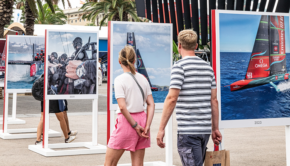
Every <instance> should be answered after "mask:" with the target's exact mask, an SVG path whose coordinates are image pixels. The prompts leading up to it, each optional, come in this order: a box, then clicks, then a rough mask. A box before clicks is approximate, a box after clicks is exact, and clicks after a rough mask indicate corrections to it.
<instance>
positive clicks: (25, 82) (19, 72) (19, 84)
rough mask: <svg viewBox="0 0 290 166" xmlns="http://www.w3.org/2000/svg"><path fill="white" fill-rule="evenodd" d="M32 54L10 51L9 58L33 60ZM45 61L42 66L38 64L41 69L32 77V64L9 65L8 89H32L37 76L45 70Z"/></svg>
mask: <svg viewBox="0 0 290 166" xmlns="http://www.w3.org/2000/svg"><path fill="white" fill-rule="evenodd" d="M31 56H32V55H30V54H20V53H10V54H9V60H26V61H29V60H31V58H32V57H31ZM43 66H44V65H43V63H42V64H41V65H40V66H37V68H39V70H38V71H37V73H36V75H35V76H33V77H30V65H8V71H9V72H8V77H7V78H8V80H7V88H8V89H31V88H32V85H33V83H34V82H35V80H36V79H37V78H39V77H40V76H41V75H42V74H43V72H44V70H43Z"/></svg>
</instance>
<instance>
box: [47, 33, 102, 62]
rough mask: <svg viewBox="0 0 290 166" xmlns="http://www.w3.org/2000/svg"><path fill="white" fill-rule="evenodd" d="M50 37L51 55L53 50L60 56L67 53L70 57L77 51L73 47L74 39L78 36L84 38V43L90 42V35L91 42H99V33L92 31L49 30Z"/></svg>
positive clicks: (49, 51)
mask: <svg viewBox="0 0 290 166" xmlns="http://www.w3.org/2000/svg"><path fill="white" fill-rule="evenodd" d="M48 37H49V39H48V40H49V41H48V55H50V54H51V53H52V52H56V53H57V54H58V56H61V55H62V54H63V53H66V54H67V55H68V57H70V56H71V55H72V54H73V52H74V51H75V49H74V47H73V40H74V39H75V38H76V37H80V38H82V42H83V45H85V44H86V43H88V41H89V37H91V38H90V42H97V33H92V32H88V33H86V32H58V31H49V34H48ZM97 49H98V46H97ZM87 53H88V56H89V57H91V53H90V51H87Z"/></svg>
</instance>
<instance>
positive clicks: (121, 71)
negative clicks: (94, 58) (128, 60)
mask: <svg viewBox="0 0 290 166" xmlns="http://www.w3.org/2000/svg"><path fill="white" fill-rule="evenodd" d="M123 72H124V71H123V69H118V70H115V71H114V74H116V75H119V74H122V73H123Z"/></svg>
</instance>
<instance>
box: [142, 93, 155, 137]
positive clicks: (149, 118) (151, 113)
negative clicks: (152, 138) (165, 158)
mask: <svg viewBox="0 0 290 166" xmlns="http://www.w3.org/2000/svg"><path fill="white" fill-rule="evenodd" d="M146 103H147V121H146V126H145V129H144V134H145V135H147V133H148V131H149V130H150V126H151V123H152V120H153V116H154V111H155V103H154V99H153V96H152V95H149V96H148V97H147V100H146Z"/></svg>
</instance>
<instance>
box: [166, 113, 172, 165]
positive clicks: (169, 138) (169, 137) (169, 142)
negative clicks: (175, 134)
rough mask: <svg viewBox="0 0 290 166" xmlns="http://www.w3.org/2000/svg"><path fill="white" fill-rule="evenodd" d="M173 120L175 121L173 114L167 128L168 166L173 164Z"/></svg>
mask: <svg viewBox="0 0 290 166" xmlns="http://www.w3.org/2000/svg"><path fill="white" fill-rule="evenodd" d="M172 122H173V121H172V116H171V117H170V119H169V121H168V123H167V126H166V128H165V146H166V147H165V160H166V165H167V166H172V165H173V152H172V149H173V141H172Z"/></svg>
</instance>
